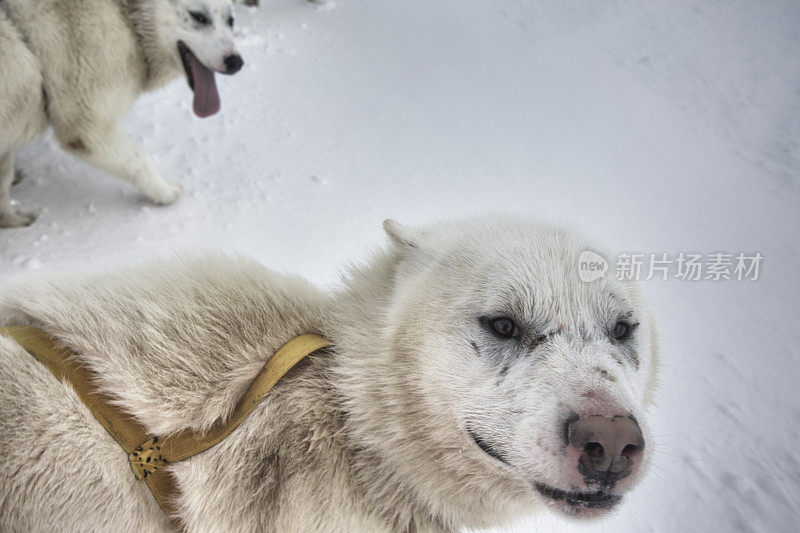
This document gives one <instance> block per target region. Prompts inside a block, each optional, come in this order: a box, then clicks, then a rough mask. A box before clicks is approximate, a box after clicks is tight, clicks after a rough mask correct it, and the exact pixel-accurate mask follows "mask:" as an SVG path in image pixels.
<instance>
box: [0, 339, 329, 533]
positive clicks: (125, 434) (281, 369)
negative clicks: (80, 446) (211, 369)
mask: <svg viewBox="0 0 800 533" xmlns="http://www.w3.org/2000/svg"><path fill="white" fill-rule="evenodd" d="M0 335H6V336H8V337H11V338H12V339H14V340H15V341H17V343H18V344H19V345H20V346H22V347H23V348H25V350H27V351H28V352H29V353H30V354H31V355H33V356H34V357H35V358H36V359H38V360H39V361H40V362H41V363H42V364H44V365H45V366H46V367H47V368H48V369H49V370H50V371H51V372H52V373H53V374H54V375H55V376H56V377H58V378H59V379H61V380H63V381H66V382H68V383H69V384H70V385H72V387H73V388H74V389H75V392H76V393H77V394H78V396H79V397H80V399H81V401H83V403H85V404H86V407H88V408H89V411H91V413H92V414H93V415H94V417H95V418H96V419H97V420H98V421H99V422H100V424H101V425H102V426H103V427H104V428H105V429H106V431H108V432H109V434H111V436H112V437H114V440H116V441H117V442H118V443H119V444H120V446H122V448H123V449H124V450H125V452H126V453H127V454H128V459H129V461H130V464H131V468H132V469H133V472H134V474H135V475H136V477H137V478H138V479H141V480H144V481H145V482H146V483H147V486H148V488H149V489H150V491H151V492H152V493H153V497H154V498H155V499H156V501H157V502H158V504H159V505H160V506H161V508H162V509H163V510H164V512H165V513H166V514H167V516H169V518H170V519H171V520H172V522H173V524H175V525H176V527H180V526H179V524H178V522H177V514H176V512H175V506H176V503H177V502H176V496H177V491H178V487H177V484H176V480H175V477H174V476H173V475H172V474H171V473H170V472H169V471H167V470H164V469H163V468H164V467H165V466H167V465H168V464H169V463H174V462H177V461H182V460H184V459H188V458H189V457H192V456H193V455H197V454H198V453H201V452H204V451H205V450H207V449H209V448H211V447H212V446H214V445H215V444H218V443H219V442H220V441H222V439H224V438H225V437H227V436H228V435H230V434H231V432H232V431H233V430H234V429H236V428H237V427H238V426H239V424H241V423H242V422H243V421H244V420H245V419H246V418H247V416H248V415H249V414H250V413H251V412H252V411H253V409H254V408H255V406H256V405H258V404H259V402H260V401H261V400H262V399H263V398H264V396H266V395H267V393H269V391H270V390H271V389H272V387H274V386H275V384H276V383H277V382H278V381H279V380H280V379H281V377H283V375H284V374H286V372H288V371H289V370H290V369H291V368H292V367H293V366H295V365H296V364H297V363H298V362H300V361H301V360H302V359H303V358H304V357H306V356H307V355H309V354H311V353H313V352H316V351H317V350H320V349H322V348H326V347H328V346H330V345H331V343H330V342H329V341H328V340H326V339H325V338H323V337H321V336H319V335H315V334H307V335H301V336H299V337H295V338H294V339H292V340H290V341H289V342H287V343H286V344H284V345H283V346H282V347H281V348H280V349H279V350H278V351H277V352H275V354H274V355H273V356H272V357H270V358H269V359H268V360H267V363H266V364H265V365H264V367H263V368H262V369H261V372H259V374H258V375H257V376H256V378H255V379H254V380H253V382H252V383H251V384H250V388H248V389H247V392H245V394H244V396H243V397H242V399H241V400H239V403H237V404H236V408H235V409H234V411H233V414H232V416H231V417H230V418H229V419H228V420H227V421H226V422H225V423H220V424H217V425H215V426H214V427H213V428H211V429H210V430H209V431H207V432H205V433H200V432H197V431H193V430H183V431H179V432H178V433H175V434H172V435H166V436H163V437H157V436H152V435H151V434H150V433H148V431H147V430H146V429H145V428H144V426H142V425H141V424H140V423H139V422H137V421H136V419H134V418H133V417H132V416H130V415H129V414H127V413H125V412H124V411H123V410H122V409H121V408H120V407H118V406H116V405H114V403H113V398H112V397H111V396H108V395H106V394H104V393H103V392H101V391H100V390H98V388H97V383H96V382H95V377H94V374H93V372H92V371H91V370H90V369H88V368H87V367H86V366H84V365H82V364H81V363H80V361H79V360H78V359H77V358H76V357H75V354H74V353H73V352H72V351H71V350H70V349H69V348H66V347H64V346H63V345H62V344H61V343H59V341H58V340H57V339H55V338H54V337H52V336H51V335H49V334H47V333H45V332H44V331H42V330H40V329H37V328H33V327H24V326H23V327H20V326H15V327H7V328H0Z"/></svg>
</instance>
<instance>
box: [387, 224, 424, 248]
mask: <svg viewBox="0 0 800 533" xmlns="http://www.w3.org/2000/svg"><path fill="white" fill-rule="evenodd" d="M383 229H384V230H385V231H386V235H388V236H389V238H390V239H391V240H392V242H393V243H395V244H396V245H398V246H400V247H402V248H417V247H418V246H419V236H418V235H417V234H416V232H414V231H413V230H411V229H410V228H408V227H407V226H403V225H402V224H400V223H399V222H397V221H395V220H392V219H391V218H387V219H386V220H384V221H383Z"/></svg>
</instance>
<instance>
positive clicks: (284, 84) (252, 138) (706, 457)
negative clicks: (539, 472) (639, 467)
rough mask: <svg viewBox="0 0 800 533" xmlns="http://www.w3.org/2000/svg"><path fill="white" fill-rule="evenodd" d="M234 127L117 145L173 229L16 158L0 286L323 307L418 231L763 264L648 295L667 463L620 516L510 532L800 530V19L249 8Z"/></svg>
mask: <svg viewBox="0 0 800 533" xmlns="http://www.w3.org/2000/svg"><path fill="white" fill-rule="evenodd" d="M262 4H263V5H262V7H261V8H260V9H258V10H256V9H247V8H243V7H239V8H237V11H238V13H237V14H238V21H239V25H240V26H239V27H240V33H241V48H242V52H243V55H244V57H245V60H246V65H245V68H244V70H243V71H242V72H241V73H240V74H238V75H237V76H235V77H232V78H224V79H220V80H219V83H220V85H221V87H220V89H221V93H222V105H223V109H222V113H221V114H220V115H217V116H216V117H213V118H211V119H206V120H200V119H198V118H196V117H194V116H193V115H192V114H191V94H190V92H189V89H188V88H187V86H186V84H185V83H183V82H176V83H174V84H173V85H171V86H170V87H168V88H167V89H165V90H163V91H160V92H158V93H156V94H152V95H148V96H146V97H144V98H143V99H142V100H141V101H140V102H139V103H138V104H137V106H136V108H135V110H134V112H133V113H132V114H131V116H130V117H129V119H128V120H127V129H128V131H130V132H132V133H133V134H134V135H135V136H136V137H137V138H139V139H141V140H142V142H143V143H144V144H145V146H146V147H147V148H148V149H149V150H150V151H151V152H152V154H153V155H154V158H155V160H156V163H157V166H158V168H159V169H160V170H161V171H162V173H163V174H164V175H165V176H166V177H168V178H169V179H174V180H177V181H179V182H180V183H182V184H183V186H184V188H185V194H184V196H183V197H182V199H181V200H180V201H179V202H178V203H177V204H175V205H174V206H172V207H168V208H157V207H153V206H151V205H149V204H148V203H147V202H145V201H144V200H143V199H142V198H141V197H140V196H139V194H138V193H137V192H135V191H134V190H133V189H132V188H131V187H130V186H128V185H126V184H124V183H121V182H118V181H116V180H114V179H112V178H110V177H108V176H105V175H102V174H101V173H100V172H99V171H96V170H94V169H91V168H89V167H87V166H85V165H83V164H81V163H79V162H77V161H76V160H74V159H71V158H70V157H69V156H67V155H65V154H64V153H63V152H61V151H60V150H59V149H58V148H57V147H56V145H55V143H54V142H53V141H52V139H51V138H46V139H44V140H43V141H40V142H37V143H34V144H32V145H30V146H29V147H27V148H25V149H24V150H22V151H21V152H20V154H19V158H18V163H19V166H20V167H21V168H22V169H23V170H24V171H25V172H26V173H27V174H28V176H29V177H28V179H27V180H26V181H24V182H23V183H22V184H20V185H19V186H17V187H15V188H14V190H13V195H14V197H15V198H17V199H18V200H19V201H20V203H21V204H22V205H23V206H24V207H25V208H36V209H40V210H41V214H40V217H39V220H38V221H37V222H36V223H35V224H34V225H33V226H32V227H30V228H26V229H19V230H2V232H0V286H1V285H2V283H3V282H4V280H5V279H7V277H9V276H12V275H15V274H19V273H23V272H28V271H30V270H33V269H40V268H41V269H62V268H98V267H105V266H108V265H116V264H123V263H126V262H130V261H137V260H139V259H141V258H145V257H150V256H152V255H153V254H156V253H158V254H168V253H172V252H173V251H178V250H187V249H189V250H191V249H205V248H214V249H222V250H228V251H236V252H242V253H246V254H249V255H252V256H255V257H256V258H258V259H259V260H261V261H262V262H264V263H265V264H267V265H270V266H272V267H275V268H277V269H280V270H286V271H293V272H298V273H301V274H303V275H305V276H307V277H309V278H310V279H312V280H314V281H316V282H319V283H321V284H326V285H331V284H334V283H336V280H337V277H338V272H339V271H340V269H341V267H342V265H344V264H345V263H346V262H348V261H351V260H355V259H358V258H361V257H364V255H365V254H366V252H367V251H368V250H370V249H371V248H372V247H374V246H377V245H380V244H381V243H382V242H383V241H384V238H383V236H382V233H381V229H380V222H381V221H382V220H383V218H385V217H388V216H391V217H393V218H397V219H399V220H400V221H402V222H405V223H411V224H413V223H424V222H427V221H430V220H432V219H435V218H451V217H461V216H465V215H468V214H471V213H483V212H486V211H496V212H506V211H509V212H519V213H529V214H535V215H541V216H546V217H550V218H555V219H560V220H564V221H568V222H569V223H572V224H574V225H576V226H579V227H583V228H586V229H587V230H588V231H590V232H593V233H594V234H595V235H596V236H598V237H599V238H600V239H602V240H604V241H606V242H608V243H609V244H611V245H612V246H616V247H617V248H619V249H621V250H628V251H637V252H641V253H659V254H660V253H669V254H671V255H673V256H674V255H675V254H677V253H679V252H701V253H713V252H719V251H724V252H730V253H734V254H735V253H738V252H746V253H748V254H752V253H755V252H760V253H761V254H762V255H763V257H764V260H763V263H762V265H761V271H760V279H759V280H758V281H720V282H712V281H683V280H679V279H669V280H667V281H660V280H653V281H649V282H645V289H646V291H647V293H648V295H649V297H650V299H651V301H652V302H653V306H654V308H655V310H656V313H657V315H658V317H659V319H660V325H661V332H662V334H663V348H664V363H665V364H664V368H663V373H662V376H663V379H662V384H661V389H660V392H659V394H658V405H657V406H656V407H655V409H654V410H653V414H652V419H651V422H652V425H653V426H654V428H655V433H656V435H658V438H657V446H658V453H657V454H656V459H655V464H654V465H653V468H652V470H651V472H650V474H649V477H648V478H647V480H646V481H645V482H644V483H643V485H642V486H641V487H640V488H639V489H637V490H636V491H635V492H634V493H633V494H632V495H631V496H630V497H629V498H628V499H627V501H626V503H625V504H624V505H623V506H622V508H621V510H620V511H619V512H618V513H617V514H616V515H615V516H613V517H611V518H609V519H607V520H604V521H601V522H596V523H590V524H577V525H575V524H570V523H565V522H564V521H563V520H561V519H557V518H552V517H547V516H544V517H541V518H531V519H529V520H527V521H525V522H523V523H520V524H518V525H516V526H514V528H513V530H514V531H527V530H529V529H533V528H538V529H539V530H541V531H613V532H624V531H637V532H639V531H665V532H672V531H795V530H796V528H797V523H798V521H800V503H798V500H800V403H798V401H797V392H796V391H797V388H796V385H797V383H798V382H800V370H799V369H800V349H799V348H798V346H800V332H799V329H798V326H797V320H798V317H799V316H800V289H798V287H799V286H800V283H799V282H798V277H800V29H799V28H800V3H798V2H797V1H796V0H762V1H758V2H756V1H754V0H725V1H712V0H706V1H700V0H654V1H651V2H636V1H633V0H604V1H602V2H598V1H594V0H586V1H580V2H579V1H576V0H535V1H534V0H497V1H492V2H487V1H486V0H436V1H431V0H402V1H400V0H394V1H389V0H337V1H336V4H334V3H332V2H330V1H328V2H327V3H325V4H323V5H322V6H316V7H315V5H314V4H309V3H305V2H303V1H301V0H262Z"/></svg>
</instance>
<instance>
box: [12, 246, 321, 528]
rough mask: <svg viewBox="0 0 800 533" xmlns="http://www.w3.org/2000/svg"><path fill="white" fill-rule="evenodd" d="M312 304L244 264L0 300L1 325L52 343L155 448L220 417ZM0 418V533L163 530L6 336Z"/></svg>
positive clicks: (86, 428)
mask: <svg viewBox="0 0 800 533" xmlns="http://www.w3.org/2000/svg"><path fill="white" fill-rule="evenodd" d="M320 298H322V296H321V294H320V293H319V292H318V291H317V290H316V289H315V288H313V287H312V286H311V285H309V284H307V283H305V282H304V281H302V280H299V279H296V278H289V277H286V276H280V275H277V274H274V273H272V272H270V271H268V270H266V269H264V268H263V267H261V266H259V265H257V264H255V263H252V262H249V261H231V260H230V259H225V258H222V257H206V258H203V259H200V260H194V261H187V262H183V263H169V264H167V263H154V264H151V265H149V266H147V267H144V268H132V269H127V270H123V271H120V272H117V273H115V274H113V275H103V276H99V275H97V276H74V277H66V278H64V277H61V276H58V277H55V278H53V279H51V280H48V279H46V278H44V279H43V278H38V279H36V280H35V281H31V282H30V283H28V282H24V281H23V282H21V283H16V284H12V286H11V287H9V288H7V289H6V291H5V294H4V295H3V296H2V297H0V325H3V326H5V325H12V324H13V325H36V326H39V327H41V328H43V329H45V330H47V331H48V332H50V333H51V334H53V335H55V336H56V337H57V338H58V339H59V340H61V341H62V342H64V343H66V344H67V345H69V346H70V347H71V348H73V349H74V350H75V351H77V352H78V353H79V354H80V356H79V357H80V360H81V362H82V363H84V364H86V365H88V366H89V367H91V368H92V369H93V370H95V371H96V372H97V374H98V375H101V376H102V382H101V385H102V386H103V387H104V388H105V389H106V390H110V391H111V392H112V393H114V394H115V395H116V397H118V398H119V400H120V402H121V405H123V407H124V408H125V410H127V411H128V412H131V413H133V414H135V415H136V416H137V418H138V419H139V420H140V421H141V422H142V423H143V424H144V425H145V426H147V427H148V429H149V430H151V431H152V433H153V434H157V435H158V434H161V435H164V434H168V433H171V432H174V431H177V430H179V429H182V428H184V427H193V428H200V429H205V428H207V427H208V426H210V425H211V424H213V423H214V422H215V421H216V420H218V419H219V418H220V417H224V416H226V415H227V414H229V412H230V410H231V409H232V408H233V406H234V405H235V403H236V401H237V400H238V397H239V396H240V394H241V393H242V391H243V390H244V389H245V388H246V387H247V385H248V384H249V382H250V380H252V378H253V377H254V376H255V374H256V373H258V371H259V370H260V368H261V367H262V366H263V364H264V361H265V358H266V357H268V356H269V355H270V354H271V353H273V352H274V351H275V350H276V349H277V348H278V347H280V345H282V344H283V343H284V342H286V341H287V340H289V339H290V338H292V337H294V336H296V335H298V334H301V333H307V332H310V331H315V330H318V324H316V323H315V321H316V320H317V319H318V312H319V308H320V306H319V305H318V304H319V303H320ZM0 412H2V413H3V415H2V416H0V433H2V435H3V438H2V439H0V530H4V531H5V530H43V529H51V528H55V529H57V528H58V527H59V524H61V525H63V524H70V527H71V528H73V529H75V530H86V531H90V530H115V531H118V530H120V528H123V529H125V528H129V529H130V530H131V531H137V530H138V531H141V530H153V529H154V528H159V527H161V528H167V529H168V528H169V527H170V525H169V521H168V520H167V518H166V516H165V515H164V514H163V513H162V512H161V510H160V509H159V507H158V505H157V504H156V503H155V500H153V498H152V496H151V494H150V492H149V491H148V490H147V488H146V487H145V486H144V484H142V483H140V482H138V481H137V480H136V479H135V477H134V476H133V474H132V472H131V470H130V467H129V465H128V459H127V455H126V454H125V453H124V452H123V451H122V449H121V448H120V446H119V445H118V444H117V443H116V442H115V441H114V440H113V439H112V438H111V437H110V436H109V435H108V434H107V433H106V432H105V430H104V429H103V428H102V427H101V426H100V425H99V423H98V422H97V421H96V420H95V419H94V418H93V417H92V415H91V413H90V412H89V410H88V409H87V408H86V406H85V405H84V404H83V403H82V402H81V400H80V399H79V398H78V397H77V395H76V394H75V392H74V391H73V390H72V388H71V387H70V386H68V385H64V384H63V383H60V382H59V381H58V380H57V379H56V378H55V377H54V376H53V375H52V374H51V373H50V371H49V370H47V369H46V368H45V367H44V366H43V365H41V364H40V363H39V362H38V361H36V360H35V359H34V358H33V357H32V356H31V355H30V354H28V353H27V352H25V351H24V350H23V349H22V348H21V347H19V346H18V345H17V344H16V343H14V342H13V341H11V340H10V339H8V338H5V337H0ZM109 501H113V502H114V503H113V505H111V506H109V505H108V503H109Z"/></svg>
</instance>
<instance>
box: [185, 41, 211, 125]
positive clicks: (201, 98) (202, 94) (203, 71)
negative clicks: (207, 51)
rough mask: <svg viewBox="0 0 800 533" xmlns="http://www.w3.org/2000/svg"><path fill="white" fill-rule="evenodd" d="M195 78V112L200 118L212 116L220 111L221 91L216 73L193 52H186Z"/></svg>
mask: <svg viewBox="0 0 800 533" xmlns="http://www.w3.org/2000/svg"><path fill="white" fill-rule="evenodd" d="M186 59H187V62H188V63H189V68H190V69H192V78H194V114H195V115H197V116H198V117H200V118H206V117H210V116H211V115H213V114H214V113H216V112H217V111H219V91H217V82H216V80H215V79H214V73H213V72H212V71H211V70H210V69H208V68H207V67H206V66H205V65H203V64H202V63H200V61H198V60H197V58H196V57H194V54H193V53H192V52H189V53H187V54H186Z"/></svg>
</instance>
